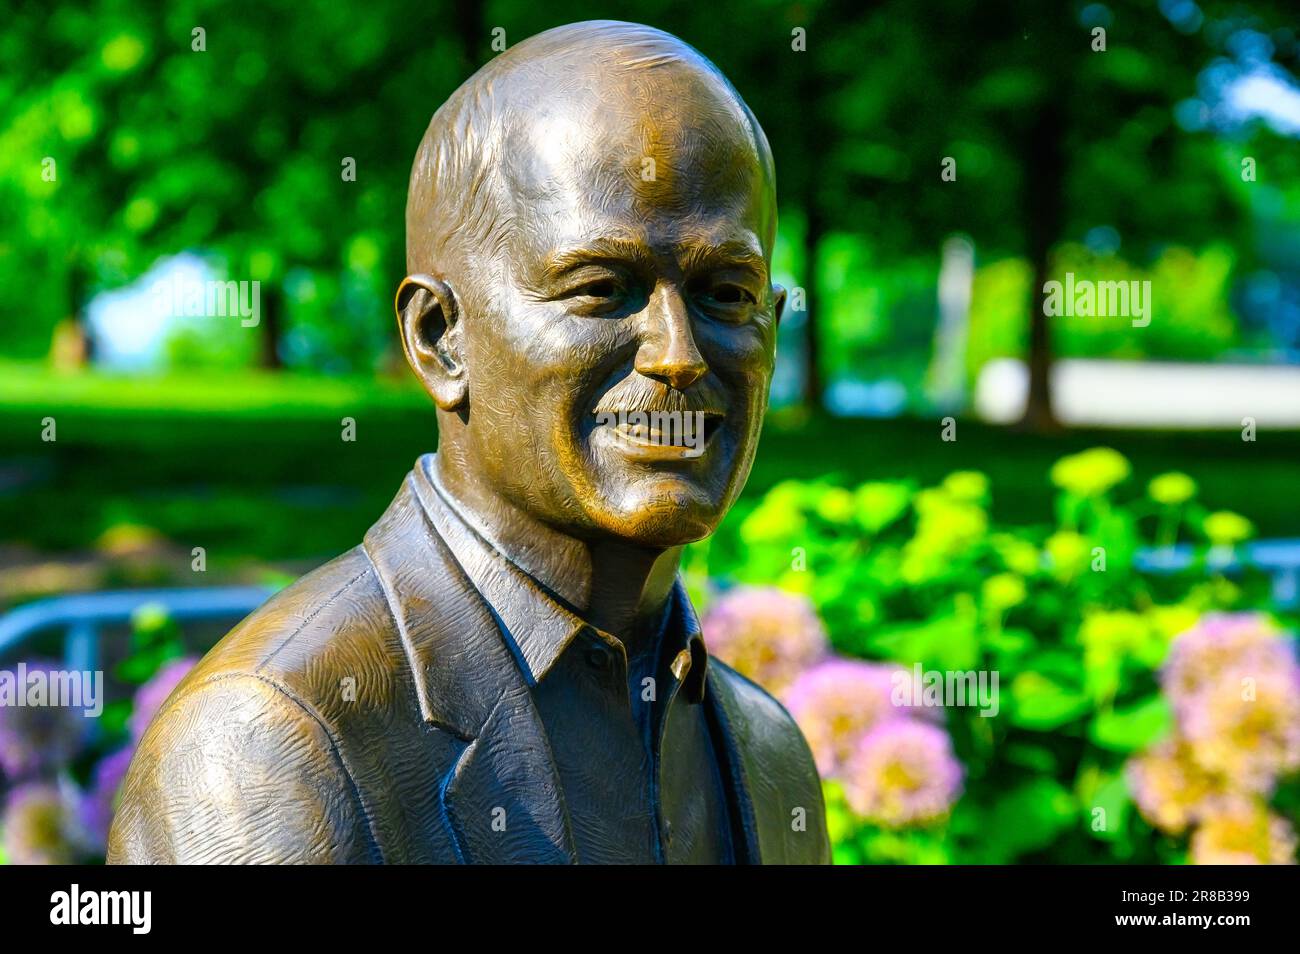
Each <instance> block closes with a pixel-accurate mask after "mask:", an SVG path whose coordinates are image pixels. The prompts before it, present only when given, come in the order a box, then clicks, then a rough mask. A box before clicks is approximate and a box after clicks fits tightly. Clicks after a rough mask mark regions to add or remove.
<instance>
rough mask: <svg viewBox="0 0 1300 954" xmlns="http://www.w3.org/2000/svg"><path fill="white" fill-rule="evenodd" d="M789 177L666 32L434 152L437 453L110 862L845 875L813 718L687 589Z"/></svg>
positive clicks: (499, 91)
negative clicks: (639, 866) (733, 665)
mask: <svg viewBox="0 0 1300 954" xmlns="http://www.w3.org/2000/svg"><path fill="white" fill-rule="evenodd" d="M775 228H776V213H775V187H774V178H773V168H772V160H771V154H770V152H769V149H768V145H767V141H766V139H765V137H764V135H763V132H762V130H761V129H760V128H759V125H758V122H757V121H756V120H755V118H754V116H753V114H752V113H751V112H750V111H749V109H748V108H747V107H746V106H745V104H744V103H743V101H742V100H741V99H740V97H739V95H738V94H737V93H736V92H735V90H734V89H733V88H732V87H731V86H730V84H729V83H728V82H727V81H726V79H725V78H724V77H723V76H722V75H721V74H720V73H719V72H718V70H717V69H716V68H715V67H714V66H713V65H712V64H710V63H709V62H708V61H707V60H705V59H704V58H703V57H702V56H701V55H700V54H699V53H697V52H696V51H695V50H693V49H692V48H690V47H689V46H687V45H685V44H684V43H682V42H681V41H680V40H677V39H676V38H674V37H671V36H669V35H667V34H664V33H662V32H659V31H657V30H653V29H651V28H648V27H643V26H637V25H634V24H626V23H615V22H608V21H601V22H592V23H581V24H574V25H570V26H567V27H561V28H558V29H555V30H550V31H548V32H546V33H543V34H540V35H538V36H536V37H533V38H531V39H529V40H527V41H525V42H523V43H520V44H519V45H517V46H515V47H513V48H511V49H510V50H508V51H506V52H505V53H502V54H501V55H500V56H498V57H497V58H496V59H494V60H492V61H491V62H490V63H488V64H487V65H486V66H484V67H483V68H482V69H481V70H479V72H478V73H477V74H475V75H474V76H473V77H472V78H471V79H469V80H468V81H467V82H466V83H465V84H464V85H463V86H461V87H460V89H458V90H457V91H456V93H455V94H453V95H452V97H451V98H450V99H449V100H448V101H447V102H446V103H445V104H444V105H443V106H442V108H441V109H439V110H438V112H437V113H436V115H435V116H434V117H433V121H432V123H431V124H430V126H429V128H428V131H427V133H426V134H425V136H424V139H423V141H422V142H421V144H420V147H419V152H418V154H417V156H416V160H415V165H414V169H413V171H412V174H411V183H410V193H409V199H408V207H407V221H406V236H407V268H408V271H409V272H410V274H409V275H408V277H407V278H406V279H405V280H404V281H403V282H402V283H401V286H400V288H399V290H398V293H397V302H396V307H397V315H398V324H399V327H400V331H401V336H402V343H403V346H404V348H405V351H406V355H407V358H408V360H409V362H410V365H411V367H412V368H413V369H414V371H415V373H416V374H417V375H418V376H419V378H420V380H421V381H422V382H423V384H424V386H425V388H426V389H427V391H428V392H429V394H430V395H431V397H432V398H433V400H434V402H435V404H436V405H437V416H438V426H439V446H438V453H437V454H436V455H432V454H430V455H426V456H425V457H423V458H421V460H420V461H418V462H417V464H416V466H415V468H414V469H413V471H412V472H411V474H410V475H408V477H407V479H406V481H405V483H404V484H403V486H402V488H401V490H400V491H399V493H398V495H397V497H396V499H395V500H394V501H393V503H392V505H391V506H390V507H389V509H388V511H387V512H386V513H385V514H384V515H383V517H382V518H381V519H380V520H379V522H378V523H376V524H375V526H374V527H372V528H371V530H370V531H369V532H368V533H367V535H366V538H365V541H364V543H362V544H361V545H360V546H358V547H356V548H355V549H353V550H351V551H349V552H348V553H346V554H344V555H343V556H341V557H339V558H338V559H336V560H334V561H333V562H331V563H329V564H327V565H326V566H324V567H321V568H320V569H318V570H316V571H315V572H313V573H311V574H309V575H307V576H306V577H304V578H302V579H301V580H299V581H298V582H297V583H295V584H294V585H292V586H290V587H289V588H287V589H286V590H284V591H283V592H281V593H280V594H278V595H277V596H276V597H274V598H273V599H272V600H270V601H269V602H268V603H267V604H266V605H265V606H263V607H262V608H261V609H259V610H258V611H257V612H255V613H254V614H253V615H252V616H250V617H249V618H248V619H246V620H245V621H244V622H243V623H241V624H240V625H239V626H238V627H236V629H235V630H234V631H232V632H231V633H230V634H229V635H228V636H227V637H226V638H225V639H224V640H222V641H221V643H219V644H218V645H217V646H216V647H215V648H214V649H213V650H212V652H210V653H209V654H208V655H207V656H206V657H205V658H204V659H203V661H202V662H201V663H200V664H199V665H198V666H197V667H196V668H195V670H194V671H193V672H192V673H191V674H190V675H189V676H188V677H187V678H186V680H185V681H184V682H183V683H182V684H181V686H180V687H179V688H178V689H177V690H176V692H175V693H174V694H173V695H172V696H171V698H170V699H169V700H168V701H167V703H166V704H165V705H164V706H163V708H162V709H161V711H160V712H159V714H158V716H157V717H156V718H155V720H154V722H153V724H152V725H151V726H150V728H149V730H148V732H147V733H146V734H145V736H144V739H143V741H142V743H141V745H140V748H139V750H138V751H137V753H136V755H135V758H134V760H133V762H132V765H131V769H130V771H129V773H128V776H127V780H126V783H125V786H124V788H123V793H122V797H121V802H120V808H119V810H118V813H117V817H116V819H115V821H114V825H113V831H112V836H111V843H110V847H109V860H110V861H111V862H116V863H123V862H125V863H133V862H135V863H138V862H449V863H453V862H473V863H506V862H579V861H580V862H705V863H717V862H738V863H756V862H763V863H824V862H827V861H828V860H829V854H830V851H829V846H828V842H827V837H826V828H825V819H824V810H823V806H822V796H821V789H820V783H819V780H818V777H817V772H816V769H815V767H814V765H813V761H812V758H811V756H810V754H809V751H808V747H807V745H806V744H805V742H804V739H803V737H802V736H801V735H800V733H799V730H798V728H797V727H796V726H795V724H794V722H793V721H792V720H791V718H790V717H789V715H788V714H787V713H786V712H785V710H784V709H782V708H781V706H780V705H778V704H777V703H776V702H775V701H774V700H773V699H772V698H771V697H769V696H768V695H767V694H766V693H765V692H764V691H763V690H762V689H760V688H759V687H757V686H755V685H754V684H752V683H750V682H749V681H747V680H746V679H744V678H743V677H741V676H740V675H738V674H737V673H735V672H734V671H733V670H731V669H729V668H728V667H727V666H725V665H723V664H722V663H721V662H719V661H717V660H712V661H710V660H709V658H708V655H707V653H706V651H705V649H704V645H703V642H702V640H701V639H700V637H699V631H698V626H697V623H696V621H695V615H694V613H693V611H692V609H691V606H690V602H689V600H688V598H687V597H686V594H685V591H684V589H683V588H682V586H681V584H680V582H679V581H678V579H677V571H678V564H679V561H680V557H681V550H682V547H683V545H685V544H687V543H689V542H691V541H694V540H699V539H701V538H703V537H705V536H707V535H708V534H709V533H711V532H712V531H713V530H714V529H715V528H716V527H717V525H718V523H719V521H720V520H721V519H722V517H723V515H724V514H725V513H726V512H727V510H728V508H729V507H730V506H731V504H732V503H733V502H734V501H735V499H736V497H737V495H738V494H739V493H740V490H741V488H742V487H743V485H744V483H745V480H746V478H747V477H748V474H749V469H750V464H751V462H752V460H753V455H754V451H755V447H756V445H757V442H758V435H759V430H760V427H761V424H762V416H763V412H764V409H765V407H766V404H767V393H768V386H769V383H770V380H771V375H772V367H773V360H774V353H775V338H776V323H777V320H778V318H779V316H780V312H781V308H782V305H783V304H784V298H785V292H784V290H783V289H781V288H780V287H778V286H775V285H774V284H773V283H772V281H771V276H770V272H769V265H770V261H771V252H772V243H773V240H774V234H775Z"/></svg>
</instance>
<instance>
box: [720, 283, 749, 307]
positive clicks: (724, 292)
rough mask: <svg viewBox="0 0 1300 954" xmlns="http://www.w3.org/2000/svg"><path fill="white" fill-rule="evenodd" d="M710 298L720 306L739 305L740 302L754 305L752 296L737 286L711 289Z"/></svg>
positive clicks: (722, 286)
mask: <svg viewBox="0 0 1300 954" xmlns="http://www.w3.org/2000/svg"><path fill="white" fill-rule="evenodd" d="M710 297H711V298H712V299H713V300H714V301H716V302H718V303H719V304H721V305H739V304H741V303H742V302H748V303H750V304H754V296H753V295H751V294H750V293H749V292H748V291H746V290H745V289H743V288H741V287H740V286H739V285H719V286H717V287H716V288H714V289H713V291H712V292H711V293H710Z"/></svg>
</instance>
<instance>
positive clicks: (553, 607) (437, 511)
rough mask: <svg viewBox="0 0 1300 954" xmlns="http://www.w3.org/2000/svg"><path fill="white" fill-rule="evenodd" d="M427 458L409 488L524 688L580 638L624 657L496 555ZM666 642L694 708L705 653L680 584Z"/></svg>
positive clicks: (702, 683)
mask: <svg viewBox="0 0 1300 954" xmlns="http://www.w3.org/2000/svg"><path fill="white" fill-rule="evenodd" d="M435 460H436V458H435V456H434V455H433V454H426V455H425V456H424V457H422V458H421V459H420V460H419V462H418V463H417V464H416V466H415V470H414V472H413V475H412V476H413V481H412V487H413V489H414V490H415V494H416V496H417V498H418V499H419V501H420V504H421V506H422V507H423V508H424V511H425V513H426V515H427V516H428V518H429V522H430V523H431V524H432V525H433V527H434V528H435V529H436V530H437V532H438V535H439V536H440V537H441V538H442V540H443V542H444V543H445V544H446V545H447V547H448V548H449V550H450V551H451V553H452V554H453V555H454V556H455V558H456V561H457V563H458V564H459V566H460V568H461V569H462V570H463V571H464V573H465V575H466V576H467V577H468V579H469V580H470V582H471V583H473V585H474V588H475V589H476V590H478V592H479V593H480V594H481V595H482V596H483V598H484V599H485V600H486V601H487V604H488V607H489V608H490V610H491V611H492V613H493V615H494V616H495V618H496V621H497V622H498V624H499V625H500V629H501V631H502V635H503V636H504V637H505V639H506V642H507V645H508V646H509V648H510V649H511V652H512V653H513V655H514V656H515V658H516V660H517V662H518V663H519V665H520V667H521V669H522V671H523V674H524V677H525V679H526V680H527V681H528V683H529V685H537V684H538V683H540V682H541V681H542V680H543V679H545V678H546V674H547V673H548V672H550V670H551V669H552V667H554V665H555V663H556V661H557V660H558V659H559V658H560V656H561V655H563V653H564V651H565V650H566V649H567V648H568V646H569V644H570V643H572V642H573V640H574V639H576V638H577V637H578V635H579V634H581V633H583V632H584V631H588V632H591V633H593V634H595V636H596V637H597V638H599V639H600V640H602V641H603V642H605V643H606V644H607V645H609V646H610V647H611V648H612V649H613V650H614V651H615V652H617V653H618V654H619V655H620V656H622V657H623V662H624V665H625V666H626V663H627V651H626V648H625V647H624V645H623V643H622V641H621V640H619V639H618V638H617V637H616V636H613V635H612V634H610V633H606V632H604V631H603V630H601V629H599V628H597V627H595V626H592V625H590V624H589V623H587V622H586V621H585V620H584V619H582V617H581V616H579V615H578V614H577V613H576V612H575V611H574V610H573V609H571V608H570V607H569V606H568V605H566V603H565V601H564V600H563V599H562V598H561V597H560V596H558V595H557V594H555V593H554V592H552V591H551V590H550V589H549V588H548V587H547V586H546V585H545V584H544V583H542V582H541V581H540V580H538V579H537V578H536V577H534V576H532V575H531V574H529V573H528V572H527V571H525V570H524V569H522V568H521V567H520V566H518V565H517V564H515V563H514V562H513V561H512V560H510V559H509V558H508V557H507V556H506V555H505V554H504V553H502V552H501V551H500V550H498V549H497V548H496V547H495V546H493V545H492V543H491V542H490V541H489V540H488V539H487V538H486V537H485V536H484V535H483V534H482V533H481V532H479V530H478V529H477V528H476V526H475V521H474V519H473V518H472V517H471V516H470V515H469V514H467V513H466V512H465V511H464V510H463V509H462V508H461V507H460V505H458V503H457V502H456V500H455V499H454V498H453V497H452V496H451V495H450V494H449V493H448V492H447V491H446V490H445V489H444V488H443V487H442V485H441V483H440V482H439V480H438V477H437V469H436V467H435V466H434V464H435ZM667 612H668V619H667V622H666V628H665V630H664V639H665V640H667V641H668V644H669V645H668V646H667V647H666V649H667V652H666V653H665V655H670V656H671V658H672V659H673V670H674V672H673V675H674V676H676V677H677V678H678V679H679V680H680V681H681V692H682V695H683V697H684V698H685V699H686V700H687V701H688V702H692V703H698V702H700V701H702V700H703V698H704V691H705V687H706V685H707V682H706V676H707V670H708V652H707V650H706V649H705V646H704V639H703V636H702V635H701V632H700V623H699V619H698V617H697V616H696V615H695V610H694V608H693V607H692V606H691V601H690V598H689V597H688V596H687V594H686V590H685V588H684V587H683V585H682V582H681V579H680V578H678V579H677V580H676V581H674V583H673V590H672V594H671V596H670V605H669V607H668V610H667Z"/></svg>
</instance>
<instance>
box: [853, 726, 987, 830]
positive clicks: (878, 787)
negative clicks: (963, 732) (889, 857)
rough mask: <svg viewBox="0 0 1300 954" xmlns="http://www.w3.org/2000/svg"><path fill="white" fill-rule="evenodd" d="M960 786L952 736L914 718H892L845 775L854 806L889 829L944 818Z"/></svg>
mask: <svg viewBox="0 0 1300 954" xmlns="http://www.w3.org/2000/svg"><path fill="white" fill-rule="evenodd" d="M961 787H962V770H961V764H960V763H959V762H958V761H957V759H956V758H955V757H954V756H953V752H952V744H951V742H950V740H949V738H948V733H946V732H945V731H944V730H943V729H940V728H939V727H937V726H933V725H928V724H926V723H924V722H918V721H915V720H910V719H888V720H886V721H884V722H882V723H880V724H879V725H878V726H876V727H875V728H874V729H872V730H871V731H870V732H868V733H867V734H866V735H865V736H863V737H862V739H861V741H860V742H859V743H858V747H857V750H856V751H855V752H854V753H853V756H852V757H851V758H850V760H849V763H848V765H847V766H846V768H845V773H844V796H845V800H846V801H847V802H848V805H849V807H850V808H851V809H853V811H854V812H856V813H857V814H858V815H860V816H862V817H863V818H865V819H867V820H868V821H871V822H874V823H876V824H878V825H884V826H886V827H890V828H898V827H902V826H904V825H924V824H929V823H932V822H936V821H939V820H941V819H943V818H944V817H946V816H947V814H948V812H949V811H950V810H951V809H952V806H953V803H954V802H956V800H957V797H958V796H959V795H960V794H961Z"/></svg>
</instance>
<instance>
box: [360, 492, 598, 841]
mask: <svg viewBox="0 0 1300 954" xmlns="http://www.w3.org/2000/svg"><path fill="white" fill-rule="evenodd" d="M413 481H414V478H413V477H410V476H408V478H407V481H406V483H405V484H404V485H403V487H402V490H401V492H400V493H399V494H398V495H397V499H395V500H394V501H393V503H392V505H391V506H390V507H389V509H388V511H387V512H386V513H385V514H384V516H383V517H382V518H381V519H380V521H379V522H378V523H377V524H375V526H374V527H372V528H371V530H370V532H369V533H368V534H367V535H366V542H365V548H366V552H367V553H368V554H369V555H370V558H371V560H372V561H373V562H374V564H375V568H376V570H377V571H378V575H379V577H380V580H381V582H382V585H383V587H384V591H385V595H386V596H387V598H388V603H389V607H390V609H391V611H392V614H393V617H394V619H395V621H396V623H397V627H398V630H399V633H400V636H401V640H402V644H403V648H404V650H405V652H406V654H407V658H408V661H409V663H410V666H411V671H412V673H413V674H414V678H415V685H416V691H417V693H418V694H419V702H420V711H421V713H422V715H423V717H424V720H425V722H426V723H427V724H429V725H431V726H434V727H436V728H438V729H441V730H443V731H445V732H449V733H451V734H452V735H454V736H456V737H457V738H458V739H460V740H461V741H462V742H464V743H466V744H465V747H464V749H463V750H462V751H461V753H460V757H459V758H458V759H457V761H456V763H455V765H454V766H452V768H451V769H450V770H449V771H448V773H447V774H446V776H445V777H444V778H443V780H442V783H441V785H440V786H439V788H438V792H437V793H436V795H437V799H438V801H439V806H440V809H441V812H442V817H443V822H444V825H445V827H446V829H447V833H448V835H449V837H450V838H451V840H452V843H453V846H454V850H455V853H456V857H457V858H458V860H460V861H462V862H467V863H468V862H472V863H475V864H494V863H498V864H500V863H507V862H518V861H521V860H524V861H530V862H538V863H561V862H573V861H576V852H575V849H574V844H573V836H572V832H571V830H570V827H569V820H568V816H567V812H566V809H565V805H564V798H563V794H562V792H561V789H560V784H559V778H558V775H557V773H556V769H555V763H554V760H553V758H552V756H551V749H550V744H549V742H548V741H547V738H546V733H545V730H544V729H543V726H542V723H541V719H540V717H539V715H538V713H537V708H536V706H535V705H534V704H533V700H532V696H531V693H530V692H529V688H528V685H527V683H526V681H525V678H524V676H523V673H522V672H521V670H520V668H519V665H518V663H517V662H516V660H515V658H514V656H513V655H512V654H511V652H510V650H509V649H508V647H507V645H506V643H505V640H504V639H503V637H502V635H501V631H500V630H499V629H498V627H497V624H496V621H495V619H494V618H493V615H492V612H491V610H490V609H489V608H488V606H487V605H486V604H485V603H484V601H483V600H482V599H481V598H480V597H479V596H478V593H477V591H476V590H475V589H474V587H473V585H472V584H471V583H470V581H469V579H468V577H467V576H466V575H465V573H464V571H463V570H461V568H460V566H459V565H458V564H457V562H456V560H455V557H454V556H453V555H452V553H451V551H450V550H449V549H448V547H447V545H446V544H445V543H444V542H443V540H442V539H441V537H440V536H439V535H438V533H437V531H436V530H435V529H434V528H433V526H432V525H431V523H430V522H429V519H428V516H427V514H426V513H425V511H424V508H423V507H422V506H421V504H420V502H419V499H418V497H417V494H416V492H415V488H414V485H413Z"/></svg>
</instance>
